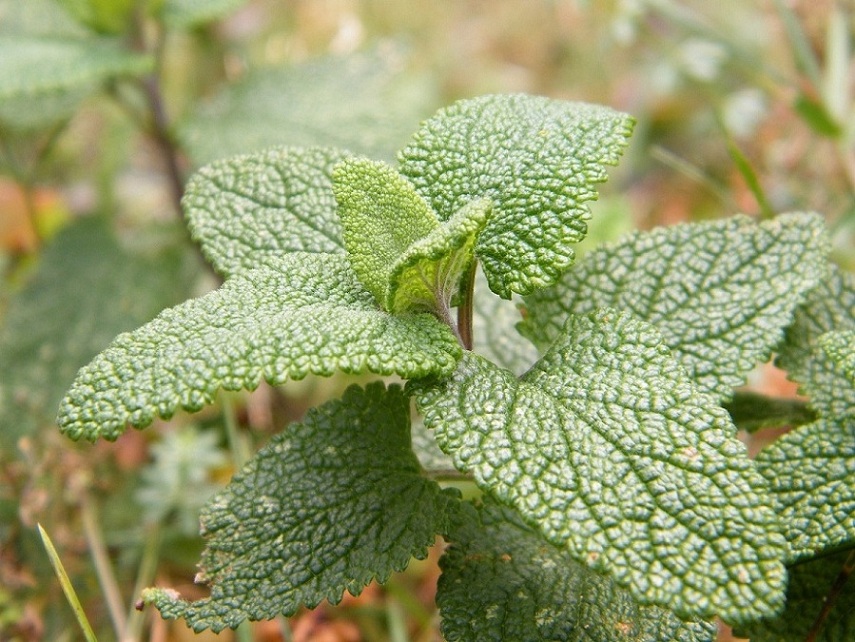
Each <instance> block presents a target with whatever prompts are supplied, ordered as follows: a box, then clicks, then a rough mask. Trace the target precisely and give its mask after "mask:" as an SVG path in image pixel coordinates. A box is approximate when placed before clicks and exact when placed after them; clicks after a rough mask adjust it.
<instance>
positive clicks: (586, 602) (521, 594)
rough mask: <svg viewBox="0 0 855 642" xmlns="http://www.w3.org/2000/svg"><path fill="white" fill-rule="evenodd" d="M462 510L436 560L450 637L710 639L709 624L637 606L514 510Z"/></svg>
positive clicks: (456, 641) (640, 641)
mask: <svg viewBox="0 0 855 642" xmlns="http://www.w3.org/2000/svg"><path fill="white" fill-rule="evenodd" d="M462 508H463V511H462V513H463V514H462V516H461V518H460V520H459V522H458V524H457V525H456V526H455V527H454V528H453V530H452V532H451V534H450V539H451V541H452V546H451V548H450V549H449V550H448V551H446V553H445V555H444V556H443V557H442V559H441V560H440V566H441V568H442V575H441V576H440V580H439V587H438V590H437V603H438V604H439V608H440V614H441V615H442V632H443V634H444V636H445V639H446V640H448V642H469V641H470V640H481V641H487V640H495V641H496V642H501V641H503V640H530V641H532V642H534V641H536V640H542V641H544V642H545V641H553V640H561V641H562V642H608V641H615V642H618V641H620V642H633V641H635V642H648V641H651V640H668V641H669V642H712V641H713V640H715V638H716V633H717V628H716V625H715V624H714V623H712V622H705V621H698V622H683V621H682V620H679V619H678V618H677V617H676V616H675V615H674V614H673V613H671V612H670V611H667V610H665V609H663V608H659V607H656V606H639V605H638V604H637V603H636V602H634V601H633V599H632V598H631V597H630V595H629V593H628V592H627V591H625V590H622V589H620V588H618V587H617V586H615V584H614V582H612V581H611V580H610V579H608V578H607V577H606V576H604V575H600V574H599V573H596V572H594V571H591V570H590V569H588V568H587V567H586V566H584V565H582V564H579V563H578V562H576V561H575V560H573V559H572V558H571V557H570V555H569V554H568V553H567V551H566V550H565V549H563V548H559V547H557V546H554V545H553V544H550V543H549V542H547V541H546V540H545V539H543V536H542V535H540V533H538V532H537V531H535V530H532V529H531V528H530V527H529V526H527V525H526V524H525V523H524V522H523V521H522V520H521V519H520V518H519V516H518V515H516V514H515V513H514V512H513V511H512V510H510V509H508V508H502V507H500V506H498V505H496V504H494V503H492V502H488V503H486V504H485V505H484V506H481V507H480V508H478V509H475V508H474V507H472V506H471V505H470V504H464V505H463V506H462Z"/></svg>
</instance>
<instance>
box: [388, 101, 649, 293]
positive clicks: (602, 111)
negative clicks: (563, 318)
mask: <svg viewBox="0 0 855 642" xmlns="http://www.w3.org/2000/svg"><path fill="white" fill-rule="evenodd" d="M632 125H633V120H632V118H630V117H629V116H627V115H626V114H621V113H619V112H616V111H613V110H611V109H608V108H606V107H600V106H597V105H588V104H584V103H569V102H564V101H560V100H551V99H548V98H543V97H539V96H526V95H522V94H518V95H510V96H482V97H479V98H474V99H471V100H462V101H459V102H457V103H455V104H453V105H451V106H450V107H447V108H445V109H442V110H440V111H439V112H437V114H436V115H434V116H432V117H431V118H430V119H428V120H427V121H425V122H424V123H423V124H422V127H421V129H419V131H418V133H416V135H415V137H414V139H413V141H412V142H411V143H410V144H409V145H408V146H407V147H406V148H405V149H404V150H403V151H402V152H401V153H400V154H399V159H400V163H401V172H402V173H403V174H404V176H406V177H407V178H409V179H410V181H412V183H413V184H414V185H415V186H416V189H417V190H418V191H419V193H421V194H422V195H423V196H424V197H425V198H426V199H427V201H428V203H430V205H431V207H432V208H433V210H434V211H435V212H437V214H438V215H439V216H440V218H443V219H448V218H450V217H451V216H452V215H453V214H454V213H455V212H457V211H458V210H459V209H460V208H461V207H463V206H464V205H466V203H468V202H469V201H470V200H473V199H476V198H482V197H488V198H490V200H491V201H492V202H493V204H494V207H495V210H496V211H495V214H494V216H493V217H492V218H491V220H490V222H489V223H488V225H487V227H486V228H485V230H484V232H483V233H482V234H481V236H480V237H479V239H478V244H477V248H476V253H477V255H478V258H479V259H480V260H481V262H482V264H483V266H484V272H485V273H486V275H487V280H488V281H489V283H490V288H491V289H492V290H493V291H494V292H496V293H498V294H500V295H501V296H502V297H504V298H506V299H507V298H510V296H511V292H519V293H523V294H525V293H528V292H530V291H531V290H532V289H534V288H538V287H543V286H546V285H550V284H552V283H553V282H555V280H556V279H557V278H558V277H559V276H560V275H561V273H562V272H563V271H564V270H566V269H567V268H568V267H569V266H570V265H571V264H572V263H573V257H574V254H573V250H572V249H571V248H570V245H571V244H573V243H577V242H579V241H580V240H581V239H582V238H583V237H584V236H585V231H586V229H587V228H586V225H585V220H586V219H587V218H589V216H590V212H589V211H588V207H587V205H586V204H585V203H586V202H587V201H590V200H593V199H595V198H596V196H597V193H596V191H595V189H594V188H595V185H596V184H597V183H601V182H603V181H605V180H606V172H605V166H606V165H614V164H616V163H617V161H618V158H619V157H620V154H621V153H622V151H623V148H624V147H625V145H626V140H627V138H628V137H629V135H630V133H631V131H632Z"/></svg>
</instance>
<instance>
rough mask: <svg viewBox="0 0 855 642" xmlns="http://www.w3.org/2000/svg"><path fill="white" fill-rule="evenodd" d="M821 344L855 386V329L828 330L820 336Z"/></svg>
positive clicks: (837, 368)
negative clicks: (844, 330) (842, 330)
mask: <svg viewBox="0 0 855 642" xmlns="http://www.w3.org/2000/svg"><path fill="white" fill-rule="evenodd" d="M819 346H820V348H822V350H823V352H825V354H826V355H827V356H828V358H829V359H831V362H832V363H833V364H834V365H835V369H836V370H837V371H839V372H840V374H841V375H843V377H845V378H846V379H848V380H849V383H850V384H851V386H852V387H853V388H855V330H848V331H846V332H828V333H826V334H824V335H822V336H821V337H820V338H819Z"/></svg>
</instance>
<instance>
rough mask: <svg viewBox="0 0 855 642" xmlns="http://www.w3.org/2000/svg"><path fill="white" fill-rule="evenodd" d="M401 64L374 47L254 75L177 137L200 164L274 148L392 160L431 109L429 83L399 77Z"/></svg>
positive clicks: (396, 54)
mask: <svg viewBox="0 0 855 642" xmlns="http://www.w3.org/2000/svg"><path fill="white" fill-rule="evenodd" d="M405 62H406V61H405V57H404V56H403V55H402V52H401V51H399V50H396V49H394V48H389V47H379V48H377V49H375V50H373V51H370V52H367V53H358V54H351V55H348V56H346V57H343V56H330V57H328V58H321V59H317V60H312V61H310V62H307V63H303V64H299V65H294V66H288V67H276V68H266V69H257V70H253V71H251V72H249V73H248V74H246V76H244V77H243V78H241V79H240V80H238V81H237V82H236V83H234V84H232V85H230V86H228V87H226V88H225V89H224V90H223V91H222V92H221V93H220V94H218V95H217V96H215V97H214V99H213V100H212V101H210V102H208V103H207V104H204V105H202V106H201V107H200V108H199V109H198V110H197V111H196V112H195V113H194V114H193V115H192V116H191V117H190V118H189V119H188V120H187V121H186V122H185V123H184V124H183V126H181V127H179V130H178V133H179V137H180V139H181V141H182V142H183V144H184V146H185V147H186V149H188V150H189V153H190V156H191V158H193V160H194V161H195V162H196V163H197V164H198V165H203V164H206V163H210V162H211V161H214V160H217V159H220V158H226V157H228V156H234V155H235V154H245V153H248V152H255V151H259V150H262V149H266V148H268V147H271V146H273V145H295V146H303V147H313V146H324V147H335V148H340V149H347V150H350V151H351V152H353V153H354V154H357V155H363V156H368V157H369V158H376V159H378V160H389V161H392V160H394V158H395V152H396V151H397V150H398V149H400V148H401V147H402V146H403V145H404V144H406V142H407V140H408V139H409V137H410V135H411V134H412V133H413V131H415V129H416V128H417V127H418V124H419V121H420V120H421V119H422V118H424V117H425V116H427V115H428V114H430V112H431V111H432V109H433V108H434V106H435V105H436V97H435V96H436V91H435V88H434V86H433V84H432V83H431V82H430V81H429V80H428V79H427V77H426V76H418V75H416V74H413V73H412V72H409V73H404V72H405V70H406V64H405Z"/></svg>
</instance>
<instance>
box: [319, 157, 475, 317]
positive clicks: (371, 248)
mask: <svg viewBox="0 0 855 642" xmlns="http://www.w3.org/2000/svg"><path fill="white" fill-rule="evenodd" d="M333 192H334V193H335V197H336V200H337V202H338V205H339V210H338V212H339V216H340V217H341V223H342V227H343V228H344V244H345V247H346V248H347V251H348V255H349V257H350V261H351V265H352V266H353V270H354V272H356V274H357V275H358V276H359V278H360V279H361V280H362V282H363V283H364V284H365V287H366V288H368V290H369V291H370V292H371V293H372V294H374V296H375V297H377V300H378V301H379V302H380V304H381V305H382V306H383V307H384V308H385V309H387V310H389V311H391V312H403V311H406V310H426V311H436V312H440V313H443V312H445V311H447V309H448V305H449V304H450V302H451V298H452V296H453V295H454V294H456V293H457V292H458V290H459V283H460V279H461V277H462V275H463V272H464V271H465V270H466V269H467V268H468V267H469V265H470V264H471V263H472V259H473V257H472V249H473V247H474V245H475V238H476V236H477V234H478V233H479V232H480V231H481V230H482V229H483V227H484V225H485V224H486V222H487V219H488V217H489V214H490V203H489V201H486V200H476V201H472V202H470V203H468V204H467V205H466V206H464V207H463V208H462V209H461V210H460V211H458V212H456V213H455V214H454V216H452V217H451V218H450V219H448V220H447V221H444V222H442V223H440V221H439V219H438V218H437V217H436V214H434V213H433V212H432V211H431V209H430V207H429V206H428V204H427V203H425V201H424V199H423V198H422V197H421V196H419V195H418V194H417V193H416V192H415V190H414V189H413V186H412V185H411V184H410V183H409V182H408V181H407V179H405V178H404V177H402V176H401V175H400V174H398V173H397V172H396V171H395V170H394V169H393V168H392V167H390V166H389V165H386V164H385V163H382V162H377V161H370V160H367V159H353V160H346V161H343V162H342V163H341V164H339V165H338V166H337V167H336V169H335V171H334V173H333Z"/></svg>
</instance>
